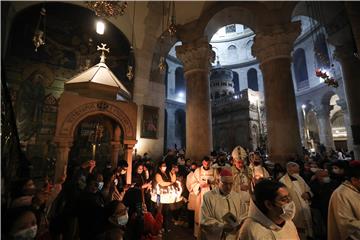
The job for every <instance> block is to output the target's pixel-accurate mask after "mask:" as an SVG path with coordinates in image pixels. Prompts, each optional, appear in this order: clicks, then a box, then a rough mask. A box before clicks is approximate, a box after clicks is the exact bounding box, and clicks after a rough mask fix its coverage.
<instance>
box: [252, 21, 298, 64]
mask: <svg viewBox="0 0 360 240" xmlns="http://www.w3.org/2000/svg"><path fill="white" fill-rule="evenodd" d="M300 32H301V24H300V22H292V23H287V24H278V25H274V26H272V27H265V28H263V29H262V31H260V32H258V33H256V36H255V38H254V45H253V47H252V55H253V56H255V57H256V58H257V59H258V60H259V61H260V63H261V64H263V63H265V62H267V61H269V60H272V59H276V58H291V55H290V53H291V51H292V50H293V49H294V41H295V40H296V38H297V37H298V36H299V34H300Z"/></svg>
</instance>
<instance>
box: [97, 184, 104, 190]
mask: <svg viewBox="0 0 360 240" xmlns="http://www.w3.org/2000/svg"><path fill="white" fill-rule="evenodd" d="M98 184H99V186H98V188H99V191H101V189H102V188H103V187H104V182H99V183H98Z"/></svg>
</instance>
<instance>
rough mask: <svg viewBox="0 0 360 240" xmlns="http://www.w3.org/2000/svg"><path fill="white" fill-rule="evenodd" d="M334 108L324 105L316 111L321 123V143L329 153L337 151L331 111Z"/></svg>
mask: <svg viewBox="0 0 360 240" xmlns="http://www.w3.org/2000/svg"><path fill="white" fill-rule="evenodd" d="M332 108H333V106H331V105H322V106H321V107H320V108H316V109H314V110H315V112H316V116H317V119H318V123H319V138H320V143H321V144H323V145H324V146H325V147H326V151H327V152H329V151H330V150H331V149H335V144H334V140H333V136H332V128H331V123H330V111H331V110H332Z"/></svg>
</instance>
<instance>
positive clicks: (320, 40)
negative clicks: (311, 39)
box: [314, 34, 330, 68]
mask: <svg viewBox="0 0 360 240" xmlns="http://www.w3.org/2000/svg"><path fill="white" fill-rule="evenodd" d="M314 52H315V59H316V63H317V67H318V68H330V58H329V52H328V48H327V45H326V40H325V36H324V34H319V35H318V36H317V37H316V40H315V46H314Z"/></svg>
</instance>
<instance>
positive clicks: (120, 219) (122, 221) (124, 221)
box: [117, 213, 129, 226]
mask: <svg viewBox="0 0 360 240" xmlns="http://www.w3.org/2000/svg"><path fill="white" fill-rule="evenodd" d="M128 221H129V215H128V214H127V213H126V214H125V215H121V216H119V217H117V224H119V225H121V226H125V225H126V224H127V222H128Z"/></svg>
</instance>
